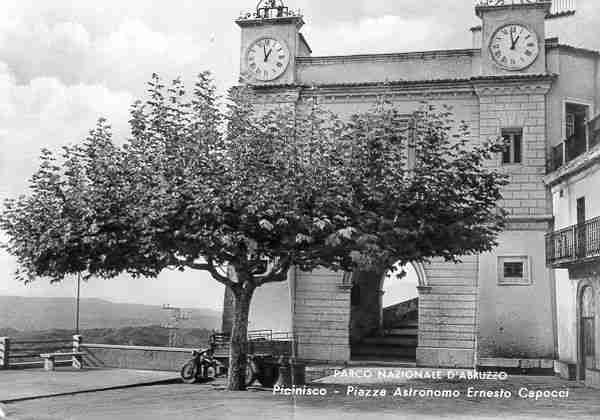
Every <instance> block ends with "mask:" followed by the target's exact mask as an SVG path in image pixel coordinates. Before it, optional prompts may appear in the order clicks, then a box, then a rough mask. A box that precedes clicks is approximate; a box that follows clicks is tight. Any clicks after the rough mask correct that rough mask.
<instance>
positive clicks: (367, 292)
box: [350, 264, 419, 363]
mask: <svg viewBox="0 0 600 420" xmlns="http://www.w3.org/2000/svg"><path fill="white" fill-rule="evenodd" d="M397 268H398V270H397V271H396V272H388V273H378V272H357V273H354V275H353V278H352V283H353V285H352V291H351V299H350V300H351V310H350V352H351V358H352V360H353V361H373V362H375V361H382V362H410V363H414V361H415V358H416V348H417V344H418V317H419V313H418V311H419V309H418V308H419V297H418V289H417V287H418V286H419V278H418V275H417V273H416V271H415V268H414V266H413V265H412V264H408V265H406V266H404V267H397ZM401 270H404V271H405V272H406V275H404V276H403V277H398V276H397V274H398V273H399V272H400V271H401Z"/></svg>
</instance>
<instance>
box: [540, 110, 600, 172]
mask: <svg viewBox="0 0 600 420" xmlns="http://www.w3.org/2000/svg"><path fill="white" fill-rule="evenodd" d="M586 131H587V133H586V135H579V136H571V137H570V138H568V139H567V140H565V141H563V142H561V143H560V144H558V145H557V146H555V147H553V148H552V150H551V154H550V158H549V160H548V173H550V172H553V171H555V170H557V169H558V168H560V167H561V166H563V165H565V164H567V163H568V162H570V161H572V160H573V159H575V158H577V157H579V156H581V155H582V154H584V153H586V152H588V151H590V150H592V149H594V148H596V147H597V146H598V145H599V144H600V114H599V115H597V116H596V117H594V118H593V119H592V120H590V121H589V122H588V123H587V129H586Z"/></svg>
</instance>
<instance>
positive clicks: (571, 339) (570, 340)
mask: <svg viewBox="0 0 600 420" xmlns="http://www.w3.org/2000/svg"><path fill="white" fill-rule="evenodd" d="M554 276H555V281H556V320H557V325H558V328H557V334H558V359H559V360H560V361H562V362H567V363H576V361H577V282H576V281H571V280H570V279H569V272H568V271H567V270H554Z"/></svg>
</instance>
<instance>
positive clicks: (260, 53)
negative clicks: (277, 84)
mask: <svg viewBox="0 0 600 420" xmlns="http://www.w3.org/2000/svg"><path fill="white" fill-rule="evenodd" d="M289 63H290V51H289V50H288V48H287V46H286V45H285V43H284V42H283V41H278V40H276V39H273V38H261V39H259V40H258V41H255V42H254V43H252V44H251V45H250V47H249V48H248V53H247V55H246V64H247V66H248V71H249V72H250V74H251V75H252V76H253V77H254V78H255V79H257V80H263V81H268V80H274V79H276V78H278V77H279V76H281V75H282V74H283V72H285V69H286V68H287V66H288V64H289Z"/></svg>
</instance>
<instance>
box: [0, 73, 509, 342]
mask: <svg viewBox="0 0 600 420" xmlns="http://www.w3.org/2000/svg"><path fill="white" fill-rule="evenodd" d="M257 94H258V92H256V91H255V90H253V89H252V88H251V87H237V88H234V89H231V90H230V92H229V94H228V97H227V98H226V100H221V98H219V96H218V95H217V92H216V88H215V86H214V84H213V82H212V80H211V77H210V75H209V74H208V73H201V74H200V75H199V77H198V80H197V82H196V84H195V86H194V89H193V91H192V92H189V93H188V92H186V91H185V89H184V86H183V84H182V83H181V82H180V81H179V80H174V81H172V82H171V83H169V84H168V86H166V85H165V84H164V83H163V82H162V81H161V79H160V78H159V77H158V76H156V75H154V76H153V78H152V80H151V81H150V83H149V95H148V98H147V99H146V100H145V101H143V102H142V101H138V102H136V103H135V104H133V106H132V108H131V120H130V126H131V136H130V137H129V138H128V139H126V140H125V141H124V142H123V143H117V142H115V141H114V140H113V138H112V134H111V130H110V126H109V125H108V124H107V122H106V121H104V120H99V122H98V124H97V126H96V127H95V128H94V129H93V130H92V131H90V133H89V135H88V137H87V138H86V139H85V140H84V141H82V142H81V143H78V144H74V145H69V146H65V147H63V149H62V152H61V153H52V152H51V151H48V150H43V151H42V154H41V163H40V168H39V170H38V171H37V172H36V173H35V174H34V175H33V177H32V179H31V182H30V190H29V191H28V192H27V194H25V195H23V196H21V197H18V198H16V199H11V200H8V201H7V202H6V203H5V208H4V210H3V211H2V213H1V214H0V228H2V229H3V230H5V231H6V232H7V234H8V237H9V240H8V244H7V245H6V248H7V249H8V251H9V252H10V253H11V254H13V255H14V256H16V258H17V261H18V266H19V271H18V273H17V277H18V278H19V279H21V280H24V281H31V280H33V279H35V278H38V277H47V278H50V279H51V281H60V280H62V279H63V278H64V277H65V276H67V275H71V274H75V273H80V272H81V273H84V275H86V276H98V277H114V276H117V275H118V274H120V273H124V272H127V273H130V274H132V275H134V276H156V275H158V273H160V272H161V271H162V270H164V269H178V270H184V269H187V268H189V269H199V270H206V271H208V272H210V273H211V275H212V276H213V277H214V278H215V279H216V280H218V281H219V282H221V283H223V284H225V285H226V286H227V287H229V288H230V289H231V290H232V291H233V292H234V294H235V295H236V296H238V297H239V296H240V295H244V296H245V298H244V299H245V300H246V301H247V302H246V303H248V305H249V299H250V297H251V295H252V291H253V290H254V289H255V288H256V287H259V286H261V285H262V284H264V283H267V282H272V281H284V280H285V279H286V276H287V272H288V270H289V268H290V267H291V266H296V267H298V268H300V269H302V270H312V269H314V268H316V267H319V266H322V267H326V268H329V269H332V270H346V271H352V270H356V269H370V268H374V267H377V268H379V269H381V270H385V269H390V268H391V267H392V266H393V265H394V263H396V262H398V261H400V262H402V263H408V262H413V261H426V260H428V259H431V258H435V257H443V258H445V259H446V260H449V261H457V260H458V259H459V258H460V256H461V255H466V254H472V253H479V252H482V251H486V250H490V249H491V248H492V247H493V246H494V244H495V238H496V236H497V234H498V233H499V232H500V230H501V229H502V227H503V223H504V214H503V212H502V211H500V210H498V208H497V203H498V200H500V199H501V187H502V186H503V185H504V184H505V183H506V179H505V177H504V176H503V175H501V174H499V173H498V172H497V171H495V170H494V169H493V167H492V165H489V164H487V163H486V161H487V160H488V159H490V158H492V157H494V156H495V154H496V153H497V152H499V151H501V148H502V144H501V143H499V142H498V141H491V142H479V141H472V139H471V137H470V136H469V133H468V127H467V126H466V125H464V124H460V123H457V122H455V121H453V120H452V113H451V110H450V109H446V108H442V109H437V108H435V107H433V106H431V105H428V104H423V105H422V106H421V107H420V108H419V109H418V110H416V111H415V112H414V113H413V114H411V115H409V116H407V115H405V114H402V113H400V112H399V111H398V110H397V109H396V108H395V107H394V106H393V103H392V102H386V101H385V100H383V101H381V102H379V103H378V104H376V106H374V107H373V108H372V109H371V110H369V111H367V112H363V113H359V114H356V115H353V116H351V117H350V118H349V119H342V118H339V117H338V116H336V115H334V114H333V113H331V112H328V111H327V110H326V109H325V108H324V107H322V106H320V105H319V104H318V101H317V99H316V98H317V96H318V92H317V93H315V94H307V95H304V96H303V98H302V100H301V101H300V103H299V104H298V106H291V105H285V104H283V105H275V106H268V107H262V106H258V105H256V96H255V95H257ZM253 104H254V105H253ZM265 260H268V261H270V262H271V264H270V266H269V267H270V268H269V270H268V271H267V273H262V274H260V275H259V272H260V267H261V266H262V265H263V264H264V261H265ZM225 265H227V266H228V267H231V268H232V269H233V270H230V271H229V272H230V273H235V276H232V275H228V273H226V272H224V271H223V270H221V269H220V267H222V266H225ZM239 322H241V323H244V322H245V323H246V324H247V314H246V319H245V320H244V318H243V317H242V318H240V320H239ZM234 329H235V326H234ZM240 331H241V333H244V334H245V330H243V329H242V330H240Z"/></svg>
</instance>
